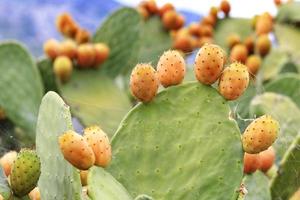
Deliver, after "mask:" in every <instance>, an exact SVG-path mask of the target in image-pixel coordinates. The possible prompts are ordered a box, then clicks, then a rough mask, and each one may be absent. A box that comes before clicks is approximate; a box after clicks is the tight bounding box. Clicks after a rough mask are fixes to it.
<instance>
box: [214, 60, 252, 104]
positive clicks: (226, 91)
mask: <svg viewBox="0 0 300 200" xmlns="http://www.w3.org/2000/svg"><path fill="white" fill-rule="evenodd" d="M248 85H249V73H248V70H247V67H246V66H245V65H243V64H241V63H238V62H234V63H232V64H231V65H230V66H229V67H227V68H225V70H224V71H223V73H222V75H221V77H220V81H219V92H220V94H221V95H222V96H223V97H224V98H225V99H227V100H235V99H237V98H239V97H240V96H241V95H242V94H243V93H244V92H245V91H246V89H247V87H248Z"/></svg>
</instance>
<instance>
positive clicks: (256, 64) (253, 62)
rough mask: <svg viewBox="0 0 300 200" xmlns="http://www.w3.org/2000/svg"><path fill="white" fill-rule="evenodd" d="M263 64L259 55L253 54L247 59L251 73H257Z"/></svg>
mask: <svg viewBox="0 0 300 200" xmlns="http://www.w3.org/2000/svg"><path fill="white" fill-rule="evenodd" d="M260 65H261V58H260V57H259V56H257V55H251V56H249V57H248V58H247V60H246V66H247V68H248V71H249V73H250V74H251V75H253V76H254V75H256V74H257V72H258V70H259V68H260Z"/></svg>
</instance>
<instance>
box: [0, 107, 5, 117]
mask: <svg viewBox="0 0 300 200" xmlns="http://www.w3.org/2000/svg"><path fill="white" fill-rule="evenodd" d="M5 118H6V114H5V111H4V109H3V108H1V107H0V120H4V119H5Z"/></svg>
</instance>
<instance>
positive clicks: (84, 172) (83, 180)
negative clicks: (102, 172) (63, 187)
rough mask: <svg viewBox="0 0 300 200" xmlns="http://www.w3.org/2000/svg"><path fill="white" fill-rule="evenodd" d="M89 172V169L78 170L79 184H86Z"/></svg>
mask: <svg viewBox="0 0 300 200" xmlns="http://www.w3.org/2000/svg"><path fill="white" fill-rule="evenodd" d="M88 174H89V170H81V171H80V180H81V185H82V186H86V185H87V177H88Z"/></svg>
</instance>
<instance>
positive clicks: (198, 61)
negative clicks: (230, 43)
mask: <svg viewBox="0 0 300 200" xmlns="http://www.w3.org/2000/svg"><path fill="white" fill-rule="evenodd" d="M223 66H224V55H223V50H222V49H221V48H220V47H219V46H217V45H214V44H205V45H204V46H202V47H201V49H200V50H199V51H198V53H197V56H196V58H195V64H194V73H195V75H196V78H197V80H198V81H199V82H201V83H203V84H206V85H211V84H213V83H214V82H216V81H217V80H218V78H219V77H220V75H221V72H222V70H223Z"/></svg>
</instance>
